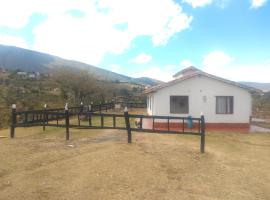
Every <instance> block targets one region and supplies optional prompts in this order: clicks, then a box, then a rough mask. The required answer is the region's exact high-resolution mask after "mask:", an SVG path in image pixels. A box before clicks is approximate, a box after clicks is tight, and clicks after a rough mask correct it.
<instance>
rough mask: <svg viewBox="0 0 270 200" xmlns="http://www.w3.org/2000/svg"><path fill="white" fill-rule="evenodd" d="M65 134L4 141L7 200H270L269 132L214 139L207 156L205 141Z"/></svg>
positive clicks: (35, 132) (0, 153)
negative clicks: (129, 140)
mask: <svg viewBox="0 0 270 200" xmlns="http://www.w3.org/2000/svg"><path fill="white" fill-rule="evenodd" d="M64 131H65V130H64V129H61V128H60V129H57V128H47V130H46V131H45V132H43V131H41V128H40V127H38V128H27V129H26V128H18V129H17V130H16V138H14V139H10V138H8V137H6V138H5V137H0V199H1V200H9V199H12V200H16V199H27V200H28V199H29V200H32V199H33V200H38V199H102V200H103V199H125V200H126V199H168V200H174V199H177V200H179V199H189V200H195V199H198V200H204V199H207V200H240V199H241V200H249V199H250V200H256V199H258V200H269V199H270V190H269V188H270V134H269V133H263V134H255V133H254V134H239V133H230V134H228V133H207V135H206V153H205V154H200V151H199V137H198V136H183V135H164V134H163V135H161V134H146V133H136V134H133V143H132V144H127V143H126V140H127V137H126V133H125V131H118V130H74V129H71V140H70V141H68V142H66V141H65V133H64ZM0 136H8V130H0Z"/></svg>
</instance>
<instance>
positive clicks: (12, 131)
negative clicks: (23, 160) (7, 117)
mask: <svg viewBox="0 0 270 200" xmlns="http://www.w3.org/2000/svg"><path fill="white" fill-rule="evenodd" d="M16 118H17V114H16V104H12V110H11V125H10V137H11V138H14V136H15V126H16V121H17V120H16Z"/></svg>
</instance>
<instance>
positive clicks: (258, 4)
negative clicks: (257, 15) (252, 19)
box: [251, 0, 267, 8]
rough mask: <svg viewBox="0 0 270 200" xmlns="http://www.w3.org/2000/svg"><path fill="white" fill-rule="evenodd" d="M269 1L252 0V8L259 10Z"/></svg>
mask: <svg viewBox="0 0 270 200" xmlns="http://www.w3.org/2000/svg"><path fill="white" fill-rule="evenodd" d="M266 2H267V0H252V1H251V8H258V7H261V6H263V5H264V4H265V3H266Z"/></svg>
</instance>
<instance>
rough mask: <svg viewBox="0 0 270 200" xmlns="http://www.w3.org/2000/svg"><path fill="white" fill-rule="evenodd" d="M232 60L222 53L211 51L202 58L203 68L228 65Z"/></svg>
mask: <svg viewBox="0 0 270 200" xmlns="http://www.w3.org/2000/svg"><path fill="white" fill-rule="evenodd" d="M233 60H234V58H232V57H231V56H229V55H227V54H226V53H224V52H222V51H212V52H210V53H209V54H207V55H206V56H204V58H203V66H204V67H207V68H212V67H219V66H224V65H228V64H229V63H231V62H232V61H233Z"/></svg>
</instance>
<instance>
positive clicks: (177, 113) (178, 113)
mask: <svg viewBox="0 0 270 200" xmlns="http://www.w3.org/2000/svg"><path fill="white" fill-rule="evenodd" d="M172 97H186V98H187V112H180V113H179V112H172V108H171V99H172ZM170 114H189V96H188V95H170Z"/></svg>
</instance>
